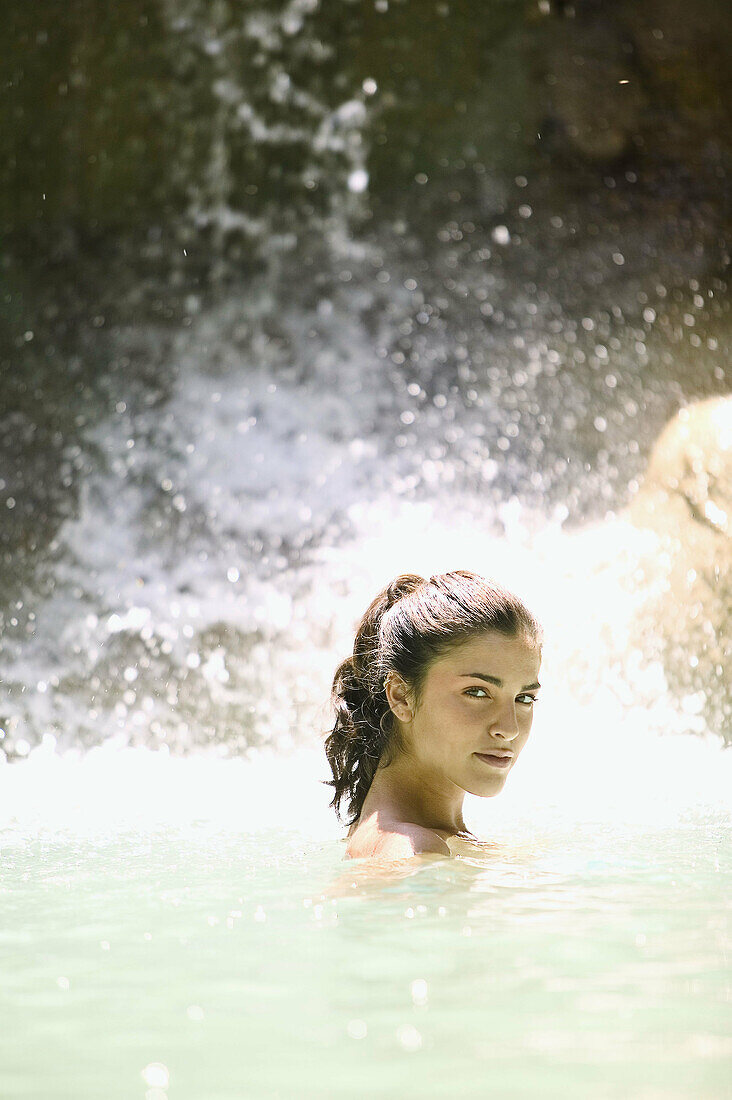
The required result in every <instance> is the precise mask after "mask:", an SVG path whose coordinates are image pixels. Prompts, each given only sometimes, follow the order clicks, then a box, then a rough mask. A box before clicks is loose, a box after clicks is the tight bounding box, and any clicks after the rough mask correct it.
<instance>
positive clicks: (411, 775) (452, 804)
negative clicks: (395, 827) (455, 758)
mask: <svg viewBox="0 0 732 1100" xmlns="http://www.w3.org/2000/svg"><path fill="white" fill-rule="evenodd" d="M464 799H465V791H464V790H463V789H462V788H461V787H457V786H456V785H455V784H454V783H452V782H450V780H449V779H447V778H446V777H445V776H444V775H438V774H435V773H434V772H432V771H430V770H429V769H427V768H425V767H423V766H420V764H419V763H418V762H417V761H415V760H413V759H411V758H410V759H406V758H405V757H397V758H396V760H394V761H393V762H392V763H391V764H389V765H387V766H386V767H379V768H378V769H377V772H376V775H375V776H374V780H373V783H372V784H371V787H370V789H369V793H368V794H367V796H366V799H365V800H364V804H363V809H362V810H361V817H363V816H364V814H369V813H373V812H374V811H376V810H379V811H382V812H384V813H385V814H388V816H390V817H393V818H394V819H395V820H399V821H409V822H411V823H413V824H415V825H421V826H422V827H423V828H426V829H434V830H438V831H440V832H446V833H450V834H457V833H464V832H467V827H466V825H465V822H464V820H463V802H464Z"/></svg>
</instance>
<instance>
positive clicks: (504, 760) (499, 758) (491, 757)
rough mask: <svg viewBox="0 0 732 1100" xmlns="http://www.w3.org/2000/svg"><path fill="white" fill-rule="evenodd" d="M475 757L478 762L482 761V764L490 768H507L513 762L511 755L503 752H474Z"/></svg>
mask: <svg viewBox="0 0 732 1100" xmlns="http://www.w3.org/2000/svg"><path fill="white" fill-rule="evenodd" d="M475 756H477V757H478V759H479V760H482V761H483V763H484V764H488V765H489V766H490V767H491V768H508V767H510V765H511V761H512V760H513V753H510V752H508V753H503V752H496V753H493V752H476V753H475Z"/></svg>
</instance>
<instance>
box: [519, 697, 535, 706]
mask: <svg viewBox="0 0 732 1100" xmlns="http://www.w3.org/2000/svg"><path fill="white" fill-rule="evenodd" d="M516 702H517V703H523V705H524V706H527V707H533V705H534V703H535V702H536V696H535V695H517V696H516Z"/></svg>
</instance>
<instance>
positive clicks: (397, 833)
mask: <svg viewBox="0 0 732 1100" xmlns="http://www.w3.org/2000/svg"><path fill="white" fill-rule="evenodd" d="M427 853H436V854H439V855H443V856H449V855H452V852H451V851H450V849H449V848H448V846H447V844H446V843H445V841H444V840H443V839H442V838H441V837H439V836H438V835H437V833H435V832H433V831H432V829H425V828H424V827H423V826H421V825H413V824H411V823H410V822H403V823H400V824H399V825H396V826H392V828H391V829H390V830H389V831H388V832H384V833H382V834H381V836H380V837H379V838H378V840H377V841H376V844H375V845H374V852H373V854H374V856H377V857H379V858H380V859H407V858H409V857H410V856H417V855H423V854H427Z"/></svg>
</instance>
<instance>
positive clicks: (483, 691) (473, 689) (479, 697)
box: [465, 687, 490, 699]
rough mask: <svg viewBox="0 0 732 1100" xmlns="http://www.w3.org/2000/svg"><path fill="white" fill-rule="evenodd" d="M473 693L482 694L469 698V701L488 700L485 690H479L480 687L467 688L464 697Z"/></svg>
mask: <svg viewBox="0 0 732 1100" xmlns="http://www.w3.org/2000/svg"><path fill="white" fill-rule="evenodd" d="M473 691H480V692H481V693H482V694H481V695H471V696H470V697H471V699H482V698H485V699H490V695H489V694H488V692H487V691H486V690H485V688H480V687H471V688H467V690H466V691H465V695H470V693H471V692H473Z"/></svg>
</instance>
